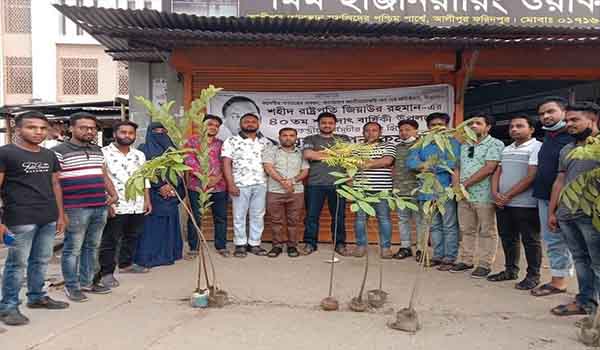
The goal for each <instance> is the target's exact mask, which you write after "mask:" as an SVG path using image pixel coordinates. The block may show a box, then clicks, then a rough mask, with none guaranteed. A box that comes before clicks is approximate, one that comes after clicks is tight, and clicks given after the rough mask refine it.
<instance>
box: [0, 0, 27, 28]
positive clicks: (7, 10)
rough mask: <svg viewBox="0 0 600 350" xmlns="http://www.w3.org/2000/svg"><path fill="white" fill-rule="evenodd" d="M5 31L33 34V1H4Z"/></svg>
mask: <svg viewBox="0 0 600 350" xmlns="http://www.w3.org/2000/svg"><path fill="white" fill-rule="evenodd" d="M2 2H3V3H4V31H5V32H6V33H31V0H3V1H2Z"/></svg>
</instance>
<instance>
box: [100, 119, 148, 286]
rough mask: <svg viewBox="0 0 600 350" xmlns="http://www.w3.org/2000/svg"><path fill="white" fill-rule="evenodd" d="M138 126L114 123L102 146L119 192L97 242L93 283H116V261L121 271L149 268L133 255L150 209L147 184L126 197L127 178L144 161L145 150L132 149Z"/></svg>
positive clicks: (109, 209) (115, 284) (141, 270)
mask: <svg viewBox="0 0 600 350" xmlns="http://www.w3.org/2000/svg"><path fill="white" fill-rule="evenodd" d="M137 127H138V126H137V124H135V123H133V122H130V121H120V122H118V123H116V124H115V125H114V126H113V130H114V131H113V136H114V138H115V141H114V142H113V143H111V144H110V145H108V146H106V147H104V148H102V153H103V154H104V159H105V161H106V168H107V170H108V176H109V177H110V179H111V181H112V182H113V184H114V186H115V189H116V190H117V193H118V195H119V201H118V202H117V203H115V204H113V205H111V206H110V207H109V208H108V220H107V222H106V226H105V227H104V232H103V233H102V241H101V242H100V252H99V262H100V271H99V272H98V273H97V274H96V282H100V283H101V284H102V285H104V286H106V287H109V288H114V287H118V286H119V282H118V281H117V280H116V279H115V277H114V275H113V273H114V271H115V268H116V264H117V262H118V264H119V268H120V269H121V271H123V272H147V271H148V270H147V269H145V268H142V267H140V266H138V265H134V264H133V256H134V255H135V247H136V245H137V240H138V237H139V235H140V234H141V233H142V232H143V230H144V214H146V215H147V214H150V212H151V211H152V205H151V203H150V193H149V191H148V188H149V187H150V186H149V184H147V186H146V190H145V192H144V196H139V197H137V198H136V199H133V200H130V201H127V200H126V199H125V185H126V184H127V180H129V178H130V177H131V176H132V175H133V173H135V172H136V171H137V170H138V169H139V168H140V167H141V166H142V165H143V164H144V163H145V162H146V156H145V155H144V153H142V152H141V151H139V150H136V149H133V148H131V145H132V144H133V143H134V142H135V138H136V130H137ZM117 246H120V249H119V257H118V259H115V254H116V252H117Z"/></svg>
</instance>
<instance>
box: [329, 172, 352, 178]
mask: <svg viewBox="0 0 600 350" xmlns="http://www.w3.org/2000/svg"><path fill="white" fill-rule="evenodd" d="M329 175H331V176H333V177H348V175H347V174H344V173H340V172H338V171H332V172H330V173H329Z"/></svg>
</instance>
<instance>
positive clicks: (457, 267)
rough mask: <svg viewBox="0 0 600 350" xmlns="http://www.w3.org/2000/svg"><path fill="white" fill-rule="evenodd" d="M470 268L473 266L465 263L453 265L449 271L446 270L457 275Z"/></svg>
mask: <svg viewBox="0 0 600 350" xmlns="http://www.w3.org/2000/svg"><path fill="white" fill-rule="evenodd" d="M472 268H473V265H467V264H465V263H458V264H455V265H454V266H452V268H450V270H448V271H450V272H452V273H457V272H464V271H467V270H470V269H472Z"/></svg>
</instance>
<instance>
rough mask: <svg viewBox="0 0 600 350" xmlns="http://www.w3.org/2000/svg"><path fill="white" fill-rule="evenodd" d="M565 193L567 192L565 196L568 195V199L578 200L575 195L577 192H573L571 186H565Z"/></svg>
mask: <svg viewBox="0 0 600 350" xmlns="http://www.w3.org/2000/svg"><path fill="white" fill-rule="evenodd" d="M565 193H566V194H567V196H569V199H571V200H573V201H574V202H575V203H578V202H579V197H578V196H577V193H575V191H574V190H573V188H572V187H571V186H567V187H566V188H565Z"/></svg>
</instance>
